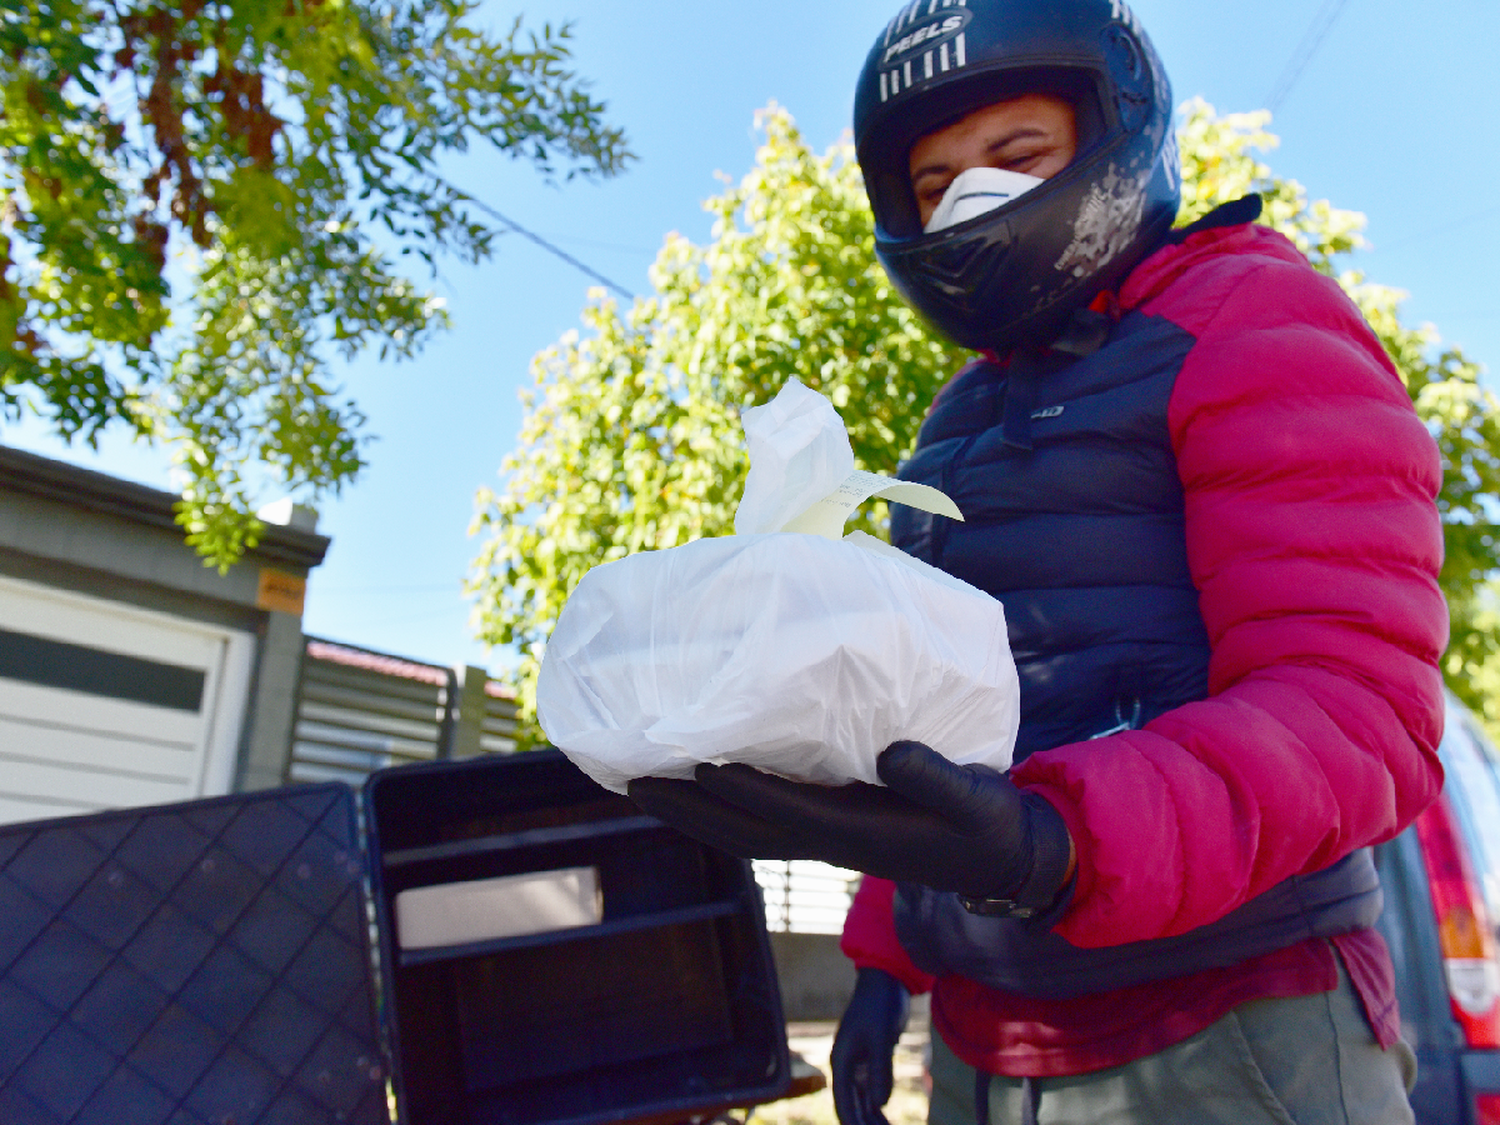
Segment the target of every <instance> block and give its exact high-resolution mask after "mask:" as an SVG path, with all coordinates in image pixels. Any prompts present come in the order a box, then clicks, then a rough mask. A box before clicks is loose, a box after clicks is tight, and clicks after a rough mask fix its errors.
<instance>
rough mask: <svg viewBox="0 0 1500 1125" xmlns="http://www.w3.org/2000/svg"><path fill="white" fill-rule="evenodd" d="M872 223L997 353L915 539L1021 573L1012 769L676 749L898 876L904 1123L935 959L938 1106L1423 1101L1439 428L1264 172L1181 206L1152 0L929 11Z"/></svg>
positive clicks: (770, 849) (1081, 1110)
mask: <svg viewBox="0 0 1500 1125" xmlns="http://www.w3.org/2000/svg"><path fill="white" fill-rule="evenodd" d="M855 141H856V146H857V150H858V154H859V160H860V165H861V168H862V170H863V172H864V175H865V183H866V188H867V190H868V192H869V196H870V202H871V206H872V207H873V209H874V213H875V219H876V240H875V241H876V253H877V255H878V256H879V258H880V260H881V262H882V264H883V265H884V266H885V268H886V271H887V272H888V273H889V275H890V276H891V278H892V281H893V282H894V284H895V285H896V286H897V288H898V289H899V290H900V291H901V293H902V294H903V296H904V297H905V298H906V299H907V300H908V301H909V302H910V303H911V304H912V305H913V306H914V307H915V308H917V309H918V310H919V311H920V312H921V313H923V315H924V316H926V318H927V319H928V320H929V321H930V322H931V323H932V324H933V325H934V326H935V327H936V328H937V329H938V330H939V331H941V332H942V333H944V334H945V335H947V336H948V337H949V338H951V339H953V340H955V341H956V342H958V343H960V344H962V345H965V346H968V347H971V348H974V349H975V350H977V351H979V352H980V356H981V358H979V359H977V360H975V361H974V362H973V363H971V364H969V365H968V366H967V367H965V368H964V369H963V370H962V371H960V372H959V373H958V374H957V375H956V376H955V377H954V379H953V380H952V381H951V382H950V383H949V384H948V386H947V387H945V388H944V389H943V391H942V392H941V393H940V394H939V396H938V398H937V400H936V402H934V404H933V406H932V408H931V410H930V412H929V414H928V417H927V419H926V421H925V422H924V424H923V426H922V430H921V433H920V436H919V439H918V443H917V449H916V452H915V453H914V455H913V457H912V458H911V460H910V461H909V462H908V463H907V464H906V465H905V466H903V469H902V473H901V475H902V476H903V477H904V478H905V479H909V480H915V481H921V482H923V483H928V484H933V485H937V486H939V487H941V488H943V489H944V491H946V492H948V494H949V495H951V496H952V497H953V498H954V500H955V501H956V502H957V503H958V505H959V507H960V508H961V509H962V510H963V512H964V514H965V517H966V519H965V522H963V523H962V524H958V523H950V522H949V521H944V520H935V519H934V518H933V517H931V516H929V515H927V514H925V513H920V512H916V511H914V510H912V509H910V508H905V507H900V506H896V507H895V508H894V509H893V514H892V521H891V523H892V527H891V530H892V541H893V542H894V543H896V545H898V546H899V547H901V548H902V549H903V550H906V551H908V552H910V553H912V554H914V555H916V556H917V557H919V558H922V559H924V560H926V561H928V562H931V563H933V564H934V565H937V566H940V567H942V568H943V569H945V570H947V571H949V572H950V573H952V574H955V575H957V576H958V577H960V578H963V579H964V580H966V581H968V582H970V583H971V584H973V585H975V586H978V587H980V588H982V589H985V590H987V591H989V592H991V593H993V594H994V595H995V596H996V597H998V598H999V599H1000V600H1001V601H1002V602H1003V603H1004V605H1005V610H1006V619H1007V623H1008V626H1009V631H1010V638H1011V646H1012V649H1013V651H1014V654H1015V659H1016V664H1017V668H1018V671H1019V673H1020V677H1021V707H1022V715H1021V728H1020V734H1019V736H1018V740H1017V745H1016V755H1015V757H1016V764H1015V765H1014V767H1013V768H1012V770H1011V772H1010V773H1009V774H1008V775H1005V776H1000V775H997V774H993V773H987V772H985V771H984V770H982V769H980V768H976V767H959V766H955V765H953V764H951V763H950V762H948V761H947V760H946V759H944V758H942V757H940V756H938V755H937V754H936V753H934V752H933V751H932V750H931V749H929V748H928V747H925V746H922V745H920V744H918V743H910V742H904V743H901V742H898V743H896V744H894V745H893V746H891V747H889V748H887V749H886V750H885V751H884V752H883V753H882V754H881V756H880V758H879V763H878V764H879V772H880V776H881V779H882V781H884V782H885V785H884V786H866V785H850V786H844V787H836V788H829V787H820V786H810V785H803V784H798V783H794V782H789V781H785V780H784V779H781V778H776V777H772V776H770V775H767V774H761V773H759V772H757V771H755V770H753V769H750V768H748V767H745V766H725V767H712V766H703V767H700V768H699V770H698V773H697V780H696V781H695V782H672V781H662V780H658V779H642V780H640V781H638V782H635V783H633V784H632V787H631V793H632V796H634V797H635V798H636V799H637V800H638V802H639V803H641V804H642V806H643V807H645V808H647V809H648V810H650V811H652V812H655V813H657V814H658V815H662V816H664V817H667V818H668V819H671V820H672V821H674V822H675V823H677V824H678V825H679V826H680V827H682V828H683V829H684V830H686V831H689V832H691V833H693V834H694V835H697V836H699V837H700V838H703V839H705V840H708V841H709V842H710V843H715V844H717V845H719V846H721V847H724V848H726V849H728V850H730V851H734V852H736V853H738V854H741V855H748V856H758V857H766V858H810V859H821V860H825V861H828V862H831V863H836V864H839V865H841V866H845V867H850V868H854V869H856V870H860V871H863V872H866V873H867V874H866V878H865V879H864V881H863V882H862V884H861V887H860V891H859V893H858V895H857V897H856V900H855V904H854V906H853V908H852V909H851V911H850V915H849V918H848V921H847V923H846V926H845V932H844V949H845V951H846V952H847V953H848V954H849V955H850V956H851V957H852V958H853V959H854V961H855V963H856V964H857V965H858V966H859V970H860V971H859V978H858V984H857V985H856V989H855V993H854V997H853V999H852V1000H851V1002H850V1006H849V1009H848V1011H847V1012H846V1014H845V1017H844V1020H843V1022H842V1023H841V1025H840V1030H839V1035H838V1038H837V1040H836V1042H835V1047H834V1057H833V1062H834V1091H835V1098H836V1101H837V1104H838V1109H839V1115H840V1118H841V1120H842V1121H843V1122H844V1123H845V1125H878V1123H879V1122H881V1121H882V1118H881V1116H880V1112H879V1106H880V1105H882V1104H883V1103H884V1101H885V1099H886V1097H887V1096H888V1095H889V1092H890V1057H891V1051H892V1049H893V1048H894V1045H895V1040H896V1037H897V1036H898V1035H899V1032H900V1029H901V1026H902V1024H903V1022H904V1019H905V1010H906V998H907V995H908V993H910V992H913V991H918V990H925V989H928V988H930V989H931V990H932V1012H933V1025H934V1028H935V1029H936V1031H937V1032H938V1036H939V1037H938V1041H937V1042H936V1043H935V1045H934V1063H933V1073H934V1082H935V1089H934V1095H933V1102H932V1111H931V1112H932V1119H933V1120H934V1121H941V1122H944V1123H946V1122H951V1121H959V1120H963V1119H965V1117H968V1118H969V1119H972V1117H973V1115H975V1114H976V1113H977V1115H978V1116H979V1118H980V1119H981V1120H986V1119H990V1120H997V1121H999V1120H1005V1121H1027V1122H1035V1121H1041V1122H1063V1121H1069V1122H1073V1121H1078V1122H1083V1121H1105V1120H1107V1121H1111V1122H1132V1123H1134V1122H1141V1123H1145V1122H1150V1123H1152V1125H1167V1123H1174V1122H1182V1123H1188V1122H1193V1123H1201V1122H1225V1123H1228V1122H1236V1123H1239V1122H1247V1121H1252V1122H1253V1121H1268V1122H1269V1121H1276V1122H1282V1123H1285V1122H1288V1121H1293V1120H1294V1121H1296V1122H1298V1123H1299V1125H1310V1123H1314V1122H1318V1123H1321V1122H1360V1123H1364V1122H1371V1123H1374V1122H1379V1123H1385V1122H1400V1121H1410V1120H1411V1111H1410V1108H1409V1106H1408V1105H1407V1103H1406V1098H1405V1089H1404V1085H1405V1084H1407V1083H1409V1080H1410V1077H1411V1073H1412V1066H1413V1062H1412V1057H1411V1053H1410V1051H1409V1050H1408V1049H1407V1048H1406V1047H1405V1045H1404V1044H1402V1043H1401V1042H1400V1040H1399V1037H1398V1030H1399V1027H1398V1018H1397V1014H1396V1011H1395V1002H1394V996H1393V984H1392V968H1391V961H1390V955H1389V952H1388V950H1386V948H1385V946H1384V944H1383V942H1382V940H1381V939H1380V937H1379V935H1378V933H1377V932H1376V931H1375V930H1374V929H1373V928H1372V927H1373V923H1374V921H1375V918H1376V917H1377V915H1378V913H1379V909H1380V897H1379V896H1380V892H1379V884H1378V880H1377V879H1376V876H1375V871H1374V866H1373V863H1372V862H1371V859H1370V854H1369V847H1370V845H1372V844H1375V843H1378V842H1380V841H1382V840H1386V839H1389V838H1391V837H1392V836H1394V835H1395V834H1396V833H1398V832H1399V831H1400V830H1401V829H1402V828H1404V827H1405V826H1406V825H1407V824H1408V823H1410V821H1411V820H1412V819H1413V818H1414V817H1415V816H1416V814H1417V813H1418V812H1419V811H1420V810H1421V809H1422V808H1423V807H1425V805H1426V804H1427V803H1428V802H1429V801H1430V800H1431V799H1432V798H1433V796H1434V795H1435V794H1436V792H1437V790H1438V788H1439V786H1440V785H1441V780H1442V777H1441V770H1440V767H1439V766H1438V764H1437V761H1436V757H1435V747H1436V744H1437V741H1438V738H1439V736H1440V734H1441V723H1442V700H1441V692H1442V687H1441V678H1440V676H1439V673H1438V670H1437V661H1438V657H1439V654H1440V653H1441V651H1442V649H1443V647H1444V644H1445V642H1446V627H1447V614H1446V610H1445V608H1444V605H1443V600H1442V597H1441V594H1440V592H1439V590H1438V586H1437V582H1436V574H1437V569H1438V566H1439V564H1440V562H1441V555H1442V538H1441V528H1440V525H1439V521H1438V517H1437V512H1436V509H1435V505H1434V497H1435V495H1436V492H1437V489H1438V486H1439V483H1440V467H1439V463H1438V458H1437V452H1436V449H1435V446H1434V444H1433V442H1432V440H1431V438H1430V436H1429V435H1428V434H1427V432H1426V430H1425V428H1424V427H1423V426H1422V424H1421V422H1420V421H1419V420H1418V419H1417V417H1416V414H1415V412H1414V411H1413V409H1412V406H1411V403H1410V400H1409V398H1408V397H1407V395H1406V392H1405V390H1404V389H1403V387H1402V384H1401V381H1400V379H1399V377H1398V376H1397V374H1396V371H1395V369H1394V367H1393V366H1392V365H1391V362H1390V360H1389V359H1388V358H1387V357H1386V355H1385V353H1384V352H1383V350H1382V349H1381V347H1380V345H1379V343H1378V341H1377V340H1376V339H1375V337H1374V336H1373V334H1372V333H1371V332H1370V331H1369V329H1368V328H1367V327H1366V326H1365V325H1364V323H1363V321H1362V319H1361V318H1360V316H1359V313H1358V311H1357V309H1355V307H1354V306H1353V305H1352V304H1351V303H1350V302H1349V301H1348V299H1347V298H1346V297H1345V296H1344V295H1343V293H1342V292H1341V291H1340V290H1339V288H1338V286H1337V285H1336V284H1335V283H1334V282H1332V281H1331V280H1329V279H1327V278H1324V277H1322V276H1320V275H1319V274H1317V273H1316V272H1315V271H1313V270H1312V269H1311V267H1310V266H1308V264H1307V263H1306V261H1305V260H1304V259H1303V258H1302V257H1301V255H1299V254H1298V253H1297V251H1296V250H1295V249H1294V248H1293V247H1292V246H1291V244H1290V243H1289V242H1287V241H1286V240H1285V239H1283V238H1281V237H1280V236H1279V235H1276V234H1274V233H1272V232H1270V231H1268V230H1266V229H1265V228H1262V227H1259V226H1256V225H1254V223H1253V220H1254V219H1255V218H1256V217H1257V216H1258V214H1259V206H1260V204H1259V200H1258V199H1255V198H1254V197H1252V198H1250V199H1248V200H1241V201H1240V202H1238V203H1235V204H1230V205H1227V206H1226V207H1222V208H1220V209H1219V210H1218V211H1216V212H1214V213H1213V214H1211V215H1209V216H1206V217H1205V218H1203V219H1201V220H1199V221H1198V222H1197V223H1194V224H1193V225H1192V226H1190V227H1188V228H1186V229H1184V230H1179V231H1176V232H1175V233H1174V232H1172V230H1171V226H1172V222H1173V219H1174V217H1175V215H1176V213H1177V209H1178V204H1179V197H1180V182H1179V170H1178V167H1177V154H1176V149H1175V143H1174V139H1173V134H1172V129H1171V94H1170V90H1169V87H1168V85H1167V80H1166V76H1165V74H1164V72H1163V70H1162V68H1161V64H1160V62H1159V61H1158V59H1157V56H1156V53H1155V51H1154V49H1153V48H1152V46H1151V43H1150V41H1149V40H1148V39H1147V38H1146V36H1145V34H1144V32H1143V31H1142V30H1141V28H1140V27H1139V25H1138V23H1137V22H1136V20H1135V18H1134V16H1133V15H1132V14H1131V13H1130V11H1129V10H1128V8H1126V6H1125V4H1124V3H1123V0H914V2H911V3H908V4H905V5H903V7H902V9H901V10H900V12H898V13H897V15H896V17H895V18H894V19H893V20H892V21H891V22H890V24H888V25H887V27H886V28H885V29H884V30H883V32H882V33H881V35H880V36H879V38H878V39H877V41H876V44H875V46H874V48H873V50H872V51H871V53H870V56H869V59H868V60H867V62H866V65H865V69H864V72H863V74H862V75H861V78H860V84H859V87H858V90H857V92H856V100H855Z"/></svg>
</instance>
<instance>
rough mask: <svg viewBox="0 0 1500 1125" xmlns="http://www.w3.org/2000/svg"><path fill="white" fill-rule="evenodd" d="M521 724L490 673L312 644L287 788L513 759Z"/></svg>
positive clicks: (310, 641) (304, 669) (329, 643)
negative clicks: (436, 763) (449, 763)
mask: <svg viewBox="0 0 1500 1125" xmlns="http://www.w3.org/2000/svg"><path fill="white" fill-rule="evenodd" d="M515 715H516V708H515V703H514V701H513V700H512V699H511V698H510V697H509V693H508V691H507V690H506V689H505V688H504V687H503V686H502V685H501V684H499V683H498V682H496V681H494V680H491V679H490V678H489V677H488V676H487V675H485V673H484V671H483V670H482V669H478V668H444V667H442V666H441V665H436V664H424V663H421V662H419V661H415V660H406V659H404V658H402V657H396V656H390V655H387V654H385V653H380V652H373V651H371V650H369V649H362V648H357V647H355V646H353V645H346V644H340V643H337V642H334V641H326V640H320V639H318V638H315V637H309V638H308V640H307V643H306V647H305V649H304V651H303V654H302V678H301V687H300V689H299V691H298V698H297V718H296V725H295V727H294V728H293V733H292V755H291V763H290V766H289V767H288V779H289V780H291V781H334V780H337V781H345V782H348V783H350V784H352V785H358V784H359V783H360V782H362V781H363V780H364V778H365V777H366V776H367V775H369V774H370V773H373V772H374V771H375V770H378V769H384V768H385V767H386V766H394V765H400V764H402V763H404V762H421V761H431V760H432V759H434V758H461V757H470V756H472V755H474V754H481V753H497V752H501V753H503V752H506V751H510V750H514V749H515V742H514V739H513V737H512V736H513V735H514V734H515V728H516V723H515Z"/></svg>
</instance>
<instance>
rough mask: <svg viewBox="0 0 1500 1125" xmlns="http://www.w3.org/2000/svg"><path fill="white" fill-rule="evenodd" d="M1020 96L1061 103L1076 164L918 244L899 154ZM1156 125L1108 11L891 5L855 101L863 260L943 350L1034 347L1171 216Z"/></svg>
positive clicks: (1154, 64)
mask: <svg viewBox="0 0 1500 1125" xmlns="http://www.w3.org/2000/svg"><path fill="white" fill-rule="evenodd" d="M958 9H962V12H963V13H964V14H963V15H961V16H960V15H955V12H956V10H958ZM945 36H946V37H947V38H944V37H945ZM960 38H961V39H962V52H961V57H962V65H957V62H958V59H959V58H960V51H959V46H960V44H959V40H960ZM945 45H946V46H947V48H948V49H947V53H946V55H944V53H943V48H944V46H945ZM944 58H946V59H947V61H948V63H949V65H948V66H947V68H946V69H944V68H943V65H942V63H943V60H944ZM930 60H935V61H930ZM882 75H883V76H884V84H883V85H882ZM1027 93H1048V94H1054V95H1058V96H1062V97H1064V98H1066V99H1067V100H1069V101H1070V102H1071V104H1072V105H1073V106H1074V111H1075V114H1076V117H1077V126H1078V131H1079V149H1080V151H1079V155H1078V156H1077V157H1075V158H1074V160H1073V162H1072V163H1071V164H1070V165H1069V166H1068V167H1067V168H1066V169H1064V170H1063V171H1062V172H1060V173H1058V174H1057V175H1056V176H1054V177H1052V178H1051V179H1050V180H1048V181H1047V182H1046V183H1044V184H1042V185H1040V186H1038V187H1036V188H1034V189H1032V190H1031V191H1028V192H1026V193H1025V194H1024V195H1022V196H1020V197H1019V198H1016V199H1014V200H1012V201H1011V202H1009V203H1007V204H1005V205H1004V206H1002V207H1000V208H998V209H996V210H994V211H990V212H986V213H984V214H982V215H978V216H976V217H974V218H971V219H970V220H968V221H967V222H963V223H959V224H957V225H955V226H952V227H949V228H947V229H944V230H940V231H937V232H934V233H932V234H925V233H923V232H922V231H921V223H920V220H919V218H918V212H917V205H916V199H915V196H914V195H913V193H912V189H911V183H910V180H909V175H908V166H907V162H908V153H909V151H910V148H911V145H912V144H913V142H914V141H915V140H916V139H917V138H918V137H920V136H924V135H926V134H927V133H930V132H932V131H933V130H935V129H938V128H941V127H943V126H944V125H946V124H948V123H951V122H952V121H955V120H957V119H959V118H961V117H963V116H965V115H967V114H968V113H971V112H973V111H974V110H975V109H978V108H981V107H982V106H985V105H990V104H993V103H995V102H998V101H1003V100H1006V99H1008V98H1013V97H1019V96H1021V95H1022V94H1027ZM1171 112H1172V108H1171V90H1170V87H1169V85H1168V83H1167V78H1166V74H1165V72H1164V71H1163V70H1162V67H1161V63H1160V61H1159V60H1158V59H1157V57H1156V53H1155V50H1154V49H1153V48H1152V46H1151V43H1150V41H1149V40H1148V39H1147V38H1146V36H1145V33H1144V31H1142V30H1141V28H1140V25H1139V24H1138V23H1137V22H1136V20H1135V18H1134V16H1133V15H1132V14H1131V13H1130V11H1129V10H1128V8H1126V7H1125V5H1124V4H1123V3H1122V2H1121V0H949V3H948V5H947V6H946V7H944V6H943V5H942V3H941V0H939V2H938V3H933V2H931V0H923V2H922V3H908V4H906V5H903V7H902V9H901V11H900V12H898V13H897V16H896V18H895V19H893V20H892V21H891V24H890V25H888V26H887V28H886V29H885V30H884V31H883V32H882V33H881V35H880V36H879V37H878V38H877V40H876V44H875V48H874V49H873V50H872V51H871V54H870V56H869V59H868V60H867V61H866V64H865V69H864V72H863V73H862V74H861V76H860V80H859V85H858V87H857V89H856V92H855V144H856V150H857V152H858V154H859V161H860V167H861V169H862V171H863V172H864V176H865V183H866V187H867V190H868V192H869V195H870V202H871V206H872V208H873V209H874V212H875V218H876V234H875V247H876V255H877V257H878V258H879V259H880V261H881V263H882V265H883V266H884V267H885V269H886V272H887V273H888V274H889V275H890V277H891V280H892V283H893V284H894V285H895V287H896V289H897V291H898V292H900V293H901V294H902V296H903V297H904V298H905V299H906V300H907V302H908V303H909V304H911V305H912V306H913V307H914V308H915V309H916V310H917V311H918V312H919V313H921V314H922V315H923V317H924V318H926V319H927V320H928V321H929V322H930V323H931V324H932V325H933V326H934V327H935V328H936V329H937V330H938V331H939V332H941V333H942V334H943V335H945V336H947V337H949V338H950V339H952V340H953V341H955V342H956V343H958V344H961V345H963V346H966V347H973V348H996V349H1003V348H1007V347H1011V346H1014V345H1016V344H1021V343H1028V344H1033V345H1046V344H1049V343H1051V342H1052V340H1054V339H1055V338H1056V336H1057V335H1058V334H1059V333H1060V332H1062V331H1063V330H1064V328H1066V326H1067V323H1068V321H1069V319H1070V317H1071V316H1072V313H1073V312H1074V310H1076V309H1079V308H1082V307H1084V306H1086V305H1088V304H1089V302H1090V301H1092V300H1093V299H1094V297H1095V296H1096V295H1097V294H1098V293H1099V292H1100V291H1101V290H1103V289H1106V288H1111V287H1113V286H1115V285H1117V284H1118V283H1119V281H1120V280H1121V279H1122V278H1123V277H1124V276H1125V274H1126V273H1128V272H1129V270H1130V269H1131V268H1133V267H1134V266H1135V265H1136V264H1137V263H1138V262H1139V261H1140V260H1141V259H1142V258H1143V257H1144V256H1145V255H1146V254H1147V253H1149V252H1150V251H1151V250H1152V249H1153V248H1154V247H1155V246H1156V245H1157V244H1158V243H1159V242H1160V241H1161V239H1162V238H1163V237H1164V236H1165V235H1166V233H1167V231H1168V230H1169V229H1170V227H1171V224H1172V221H1173V219H1174V218H1175V217H1176V214H1177V209H1178V204H1179V200H1180V172H1179V169H1178V168H1177V166H1176V146H1175V138H1174V136H1173V133H1172V119H1171Z"/></svg>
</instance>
